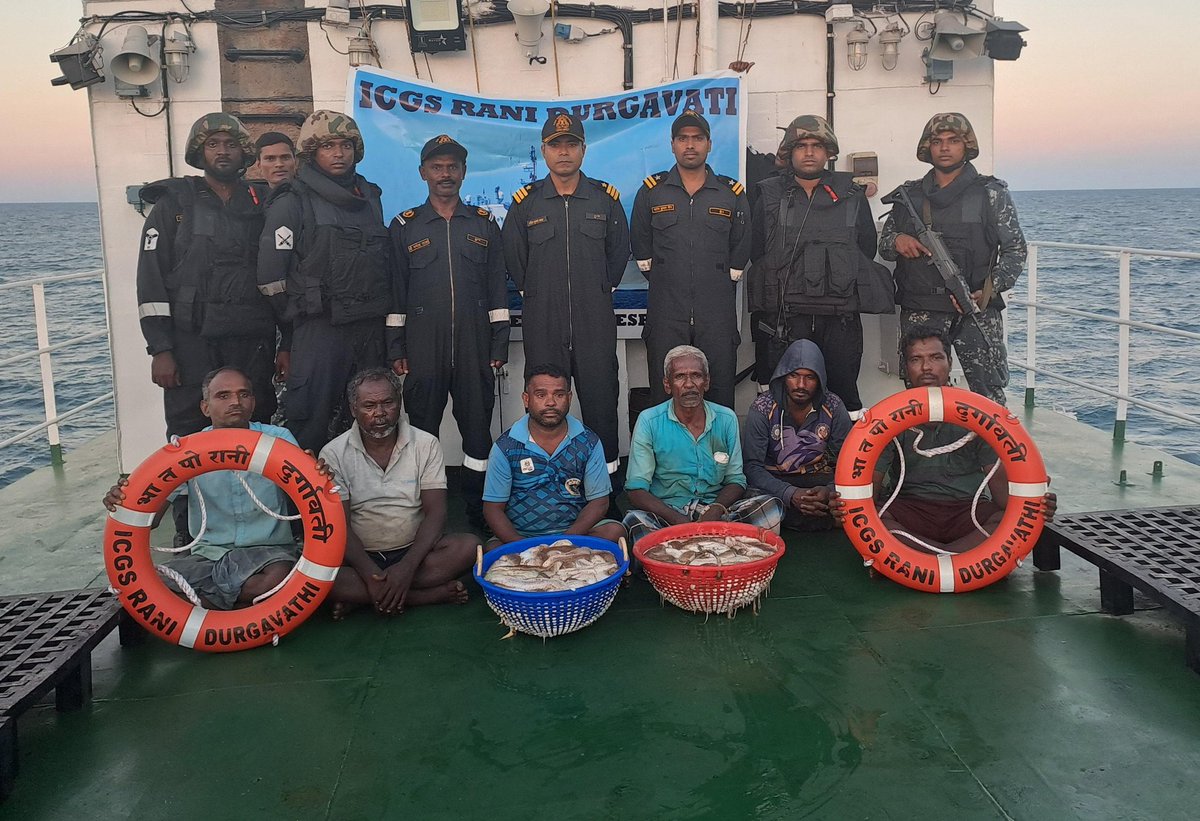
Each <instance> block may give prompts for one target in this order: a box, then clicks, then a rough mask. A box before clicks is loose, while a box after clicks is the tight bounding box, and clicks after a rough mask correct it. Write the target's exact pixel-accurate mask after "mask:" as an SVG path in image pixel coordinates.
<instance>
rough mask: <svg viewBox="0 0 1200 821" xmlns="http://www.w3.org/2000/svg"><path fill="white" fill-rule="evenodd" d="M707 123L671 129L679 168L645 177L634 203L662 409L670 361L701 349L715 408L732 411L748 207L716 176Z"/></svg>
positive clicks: (692, 118)
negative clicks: (673, 354)
mask: <svg viewBox="0 0 1200 821" xmlns="http://www.w3.org/2000/svg"><path fill="white" fill-rule="evenodd" d="M711 150H712V131H711V129H710V128H709V124H708V121H707V120H706V119H704V117H703V116H702V115H701V114H700V113H699V112H697V111H694V110H692V109H688V110H687V111H685V112H683V113H682V114H680V115H679V116H678V117H677V118H675V122H673V123H672V124H671V151H672V153H674V155H675V166H674V167H673V168H671V170H670V171H660V172H658V173H657V174H651V175H650V176H649V177H646V179H645V181H644V182H643V183H642V187H641V188H640V189H638V193H637V197H636V198H635V199H634V201H633V215H632V217H631V219H630V228H629V233H630V242H631V244H632V246H633V258H634V259H635V260H637V264H638V268H639V269H641V271H642V272H643V273H644V274H645V275H646V280H647V281H648V282H649V283H650V303H649V309H648V310H647V312H646V328H645V330H644V332H643V334H642V336H643V338H644V339H645V340H646V362H647V369H648V376H649V378H650V392H651V395H652V396H653V397H656V398H655V400H654V401H655V404H657V403H658V402H659V401H661V400H663V399H666V397H667V394H666V393H663V392H662V384H663V372H662V362H663V357H665V356H666V355H667V351H669V350H671V349H672V348H674V347H675V346H676V345H694V346H696V347H697V348H699V349H700V350H702V351H704V353H705V355H706V356H707V357H708V367H709V378H710V381H711V385H712V386H711V387H710V388H709V391H708V397H709V399H710V400H711V401H713V402H717V403H718V404H721V405H724V406H725V407H727V408H732V407H733V387H734V379H735V376H736V374H737V348H738V343H739V342H740V341H741V338H740V337H739V335H738V330H737V282H738V280H740V279H741V278H742V270H743V269H744V268H745V267H746V263H747V262H748V261H749V260H750V240H751V235H750V222H749V212H750V207H749V202H748V200H747V199H746V189H745V187H744V186H743V185H742V184H741V183H740V182H738V181H737V180H735V179H733V178H731V177H724V176H721V175H720V174H715V173H713V170H712V169H711V168H709V166H708V165H707V163H706V162H705V160H706V159H707V158H708V153H709V151H711Z"/></svg>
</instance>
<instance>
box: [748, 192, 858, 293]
mask: <svg viewBox="0 0 1200 821" xmlns="http://www.w3.org/2000/svg"><path fill="white" fill-rule="evenodd" d="M750 222H751V226H752V228H753V242H752V244H751V250H750V259H751V260H752V261H753V263H754V265H753V267H752V268H751V270H750V273H749V274H748V275H747V277H748V287H747V294H748V297H749V304H750V310H751V311H754V312H759V311H767V312H771V313H772V315H774V314H775V313H776V312H778V311H781V310H782V311H783V313H784V314H785V315H791V314H852V313H858V311H859V305H858V283H859V281H860V280H865V279H866V278H867V277H868V276H869V274H868V272H867V268H868V266H871V265H878V264H879V263H876V262H874V261H873V260H874V257H875V243H876V233H875V221H874V219H873V218H872V217H871V208H870V205H869V204H868V203H867V199H866V195H865V193H864V190H863V188H862V186H860V185H858V184H856V183H855V182H854V180H853V175H851V174H850V173H849V172H845V171H826V172H825V173H824V174H822V175H821V178H820V180H818V182H817V187H816V188H815V189H814V190H813V196H812V198H811V200H810V199H809V197H808V195H807V194H806V193H805V191H804V189H803V188H802V187H801V186H800V185H799V184H797V183H796V180H795V178H794V177H793V176H792V175H791V174H779V175H776V176H774V177H768V178H767V179H765V180H763V181H762V182H761V183H759V192H758V196H757V198H756V199H755V202H754V209H753V216H752V217H751V220H750Z"/></svg>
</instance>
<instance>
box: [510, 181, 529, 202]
mask: <svg viewBox="0 0 1200 821" xmlns="http://www.w3.org/2000/svg"><path fill="white" fill-rule="evenodd" d="M532 190H533V186H532V185H522V186H521V187H520V188H518V189H517V190H516V191H515V192H513V202H520V201H521V200H523V199H525V198H526V197H528V196H529V192H530V191H532Z"/></svg>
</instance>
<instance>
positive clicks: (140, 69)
mask: <svg viewBox="0 0 1200 821" xmlns="http://www.w3.org/2000/svg"><path fill="white" fill-rule="evenodd" d="M151 43H155V44H157V43H158V37H157V36H154V37H151V36H149V35H148V34H147V33H146V29H144V28H142V27H141V26H130V27H129V31H127V32H125V42H124V43H123V44H122V45H121V50H120V51H119V52H117V56H116V57H114V58H113V59H112V62H111V63H109V65H108V70H109V71H110V72H112V75H113V76H114V77H116V78H117V79H118V80H124V81H125V82H127V83H131V84H132V85H138V86H144V85H146V84H148V83H150V82H153V80H154V79H155V78H156V77H158V74H159V72H160V71H161V68H160V67H159V64H158V60H156V59H155V58H154V56H152V55H151V51H150V46H151Z"/></svg>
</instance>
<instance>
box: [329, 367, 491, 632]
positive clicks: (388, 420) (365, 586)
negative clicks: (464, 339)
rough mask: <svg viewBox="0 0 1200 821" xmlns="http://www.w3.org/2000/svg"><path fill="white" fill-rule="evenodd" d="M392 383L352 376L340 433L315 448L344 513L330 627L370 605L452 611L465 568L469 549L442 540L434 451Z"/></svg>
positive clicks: (468, 542)
mask: <svg viewBox="0 0 1200 821" xmlns="http://www.w3.org/2000/svg"><path fill="white" fill-rule="evenodd" d="M400 397H401V389H400V380H399V378H397V377H396V376H395V375H394V374H393V373H392V372H391V371H390V370H388V369H387V368H367V369H365V370H362V371H360V372H359V373H358V374H357V375H355V377H354V378H353V379H351V380H350V384H349V385H348V386H347V387H346V399H347V401H348V402H349V405H350V411H351V413H352V414H353V416H354V424H353V425H352V426H351V427H350V430H348V431H346V432H345V433H343V434H342V435H341V436H339V437H337V438H336V439H334V440H333V441H332V442H330V443H329V444H327V445H326V446H325V447H324V448H322V449H321V458H322V459H324V460H325V462H327V463H328V464H329V467H330V468H331V469H332V470H333V475H334V477H335V478H336V479H337V482H338V484H339V486H340V487H341V489H342V499H343V501H344V503H345V506H346V521H347V522H348V523H349V527H348V528H347V533H346V565H347V567H344V568H342V572H341V573H339V574H338V580H339V581H341V580H343V578H344V579H345V585H344V587H343V589H342V590H341V591H337V590H335V591H334V595H335V597H336V598H335V602H336V604H335V605H334V618H341V617H342V616H343V615H345V613H346V612H347V610H348V609H349V608H351V607H356V606H358V605H363V604H373V605H375V609H376V610H377V611H378V612H380V613H385V614H388V615H391V614H393V613H402V612H404V608H405V607H416V606H418V605H423V604H447V603H454V604H462V603H464V602H465V601H466V600H467V589H466V587H464V586H463V583H462V582H461V581H459V580H458V578H459V577H460V576H462V575H463V574H464V573H466V572H467V571H468V570H469V569H470V567H471V563H472V562H474V561H475V547H476V544H477V540H476V538H475V537H474V536H472V535H470V534H466V533H443V529H444V528H445V526H446V468H445V466H444V464H443V462H442V446H441V444H439V443H438V440H437V439H435V438H434V437H433V436H431V435H430V434H428V433H426V432H425V431H423V430H418V429H417V428H414V427H412V426H410V425H409V424H408V418H407V417H406V416H405V415H404V414H403V413H401V408H400V405H401V399H400Z"/></svg>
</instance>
